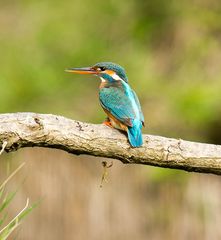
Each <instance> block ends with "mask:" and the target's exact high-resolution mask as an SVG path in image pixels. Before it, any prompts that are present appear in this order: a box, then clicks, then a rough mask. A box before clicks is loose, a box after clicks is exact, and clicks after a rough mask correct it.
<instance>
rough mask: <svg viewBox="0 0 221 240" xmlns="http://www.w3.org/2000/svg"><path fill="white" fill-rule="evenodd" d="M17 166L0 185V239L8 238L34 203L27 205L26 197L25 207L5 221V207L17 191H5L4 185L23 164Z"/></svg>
mask: <svg viewBox="0 0 221 240" xmlns="http://www.w3.org/2000/svg"><path fill="white" fill-rule="evenodd" d="M23 165H24V164H22V165H21V166H20V167H18V168H17V169H16V170H15V171H14V172H13V173H12V174H11V175H10V176H9V177H8V178H7V179H6V180H5V181H4V182H3V183H2V185H1V186H0V239H1V240H5V239H8V237H9V235H11V233H12V232H13V231H14V230H15V229H16V228H17V227H18V226H19V225H20V224H21V221H22V220H23V218H24V217H25V216H26V215H27V214H29V213H30V212H31V211H32V209H33V208H34V207H36V204H33V205H32V206H29V199H27V202H26V205H25V207H24V208H23V209H22V210H21V211H20V212H19V213H18V214H17V215H16V216H15V217H14V218H13V219H12V220H10V221H7V216H8V214H7V208H8V207H9V206H10V205H11V204H12V201H13V199H14V197H15V196H16V193H17V191H13V192H6V191H5V186H6V185H7V183H8V181H9V180H10V179H11V178H12V176H14V175H15V174H16V173H17V172H18V170H20V168H21V167H22V166H23Z"/></svg>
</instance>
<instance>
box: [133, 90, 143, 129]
mask: <svg viewBox="0 0 221 240" xmlns="http://www.w3.org/2000/svg"><path fill="white" fill-rule="evenodd" d="M132 92H133V95H134V99H135V102H136V104H137V107H138V109H139V113H140V121H141V122H142V124H143V126H144V116H143V112H142V110H141V106H140V101H139V99H138V97H137V94H136V93H135V92H134V91H133V90H132Z"/></svg>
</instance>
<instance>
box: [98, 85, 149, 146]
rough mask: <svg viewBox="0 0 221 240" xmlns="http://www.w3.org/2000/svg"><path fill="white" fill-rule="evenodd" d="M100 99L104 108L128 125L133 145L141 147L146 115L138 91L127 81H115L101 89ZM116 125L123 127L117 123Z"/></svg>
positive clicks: (129, 137) (130, 140) (129, 136)
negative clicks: (137, 94)
mask: <svg viewBox="0 0 221 240" xmlns="http://www.w3.org/2000/svg"><path fill="white" fill-rule="evenodd" d="M99 99H100V102H101V105H102V107H103V108H104V109H106V110H107V111H108V112H110V113H111V115H113V116H114V117H115V118H116V119H117V120H119V121H120V122H122V123H123V124H125V125H126V126H127V133H128V139H129V142H130V144H131V146H133V147H140V146H141V145H142V144H143V138H142V131H141V130H142V125H143V123H144V117H143V113H142V111H141V107H140V103H139V100H138V98H137V96H136V93H135V92H134V91H133V90H132V89H131V88H130V86H129V85H128V84H127V83H126V82H122V81H120V82H117V81H115V83H112V84H108V83H107V84H105V85H104V86H103V87H102V88H101V89H100V91H99ZM115 127H117V128H120V129H121V127H118V126H116V125H115Z"/></svg>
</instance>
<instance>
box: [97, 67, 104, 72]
mask: <svg viewBox="0 0 221 240" xmlns="http://www.w3.org/2000/svg"><path fill="white" fill-rule="evenodd" d="M97 70H98V71H105V70H106V69H105V67H98V68H97Z"/></svg>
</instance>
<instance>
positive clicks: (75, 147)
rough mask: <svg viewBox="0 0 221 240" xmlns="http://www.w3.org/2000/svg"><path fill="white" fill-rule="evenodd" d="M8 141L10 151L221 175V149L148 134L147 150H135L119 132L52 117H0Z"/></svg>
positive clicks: (1, 138) (0, 135) (0, 133)
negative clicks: (45, 151) (42, 150)
mask: <svg viewBox="0 0 221 240" xmlns="http://www.w3.org/2000/svg"><path fill="white" fill-rule="evenodd" d="M4 142H6V143H7V146H4V149H5V151H7V152H10V151H15V150H17V149H19V148H22V147H35V146H37V147H48V148H57V149H62V150H65V151H67V152H69V153H73V154H89V155H94V156H99V157H108V158H115V159H118V160H120V161H122V162H123V163H136V164H147V165H153V166H159V167H166V168H176V169H183V170H186V171H193V172H202V173H213V174H218V175H221V146H218V145H212V144H205V143H196V142H189V141H184V140H181V139H173V138H165V137H160V136H152V135H144V145H143V147H141V148H131V147H130V145H129V144H128V142H127V138H126V136H125V135H124V134H122V133H120V132H119V131H118V130H115V129H111V128H108V127H107V126H104V125H101V124H88V123H82V122H79V121H75V120H70V119H67V118H64V117H61V116H55V115H51V114H37V113H11V114H0V144H1V145H2V144H3V143H4Z"/></svg>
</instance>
